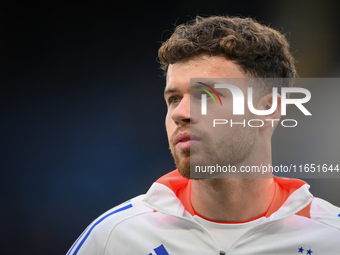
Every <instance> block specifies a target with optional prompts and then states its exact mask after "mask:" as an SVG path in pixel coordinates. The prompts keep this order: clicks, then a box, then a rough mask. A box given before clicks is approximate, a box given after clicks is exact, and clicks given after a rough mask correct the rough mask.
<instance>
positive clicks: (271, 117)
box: [259, 93, 281, 129]
mask: <svg viewBox="0 0 340 255" xmlns="http://www.w3.org/2000/svg"><path fill="white" fill-rule="evenodd" d="M272 105H273V94H268V95H265V96H264V97H262V98H261V99H260V100H259V106H261V108H262V109H264V110H268V109H270V108H272ZM280 117H281V96H280V94H278V93H277V107H276V109H275V110H274V112H273V113H271V114H268V115H263V116H261V119H262V120H263V122H264V125H263V126H262V127H260V128H262V129H265V128H275V127H276V125H277V123H278V121H279V120H280Z"/></svg>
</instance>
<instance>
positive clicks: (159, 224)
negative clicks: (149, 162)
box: [67, 170, 340, 255]
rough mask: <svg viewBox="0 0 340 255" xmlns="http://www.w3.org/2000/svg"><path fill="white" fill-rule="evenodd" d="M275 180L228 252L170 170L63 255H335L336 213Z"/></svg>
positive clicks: (291, 183)
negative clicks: (259, 211)
mask: <svg viewBox="0 0 340 255" xmlns="http://www.w3.org/2000/svg"><path fill="white" fill-rule="evenodd" d="M274 180H275V183H276V191H275V195H274V200H273V202H272V205H271V206H270V208H269V210H268V212H267V213H266V215H265V216H264V217H262V218H261V219H262V220H261V222H260V223H259V224H257V225H255V226H253V227H250V228H249V229H248V230H247V231H246V232H245V233H243V234H242V235H241V236H240V237H239V238H238V239H236V240H235V241H234V243H233V244H232V245H231V246H230V247H229V248H228V249H227V250H222V249H220V248H219V247H218V244H217V242H216V240H215V239H214V237H213V236H212V235H211V233H210V232H209V231H208V230H207V229H206V228H205V227H203V226H202V225H201V224H199V223H198V221H197V220H196V219H195V218H194V216H193V214H194V213H193V209H192V207H191V203H190V201H189V200H190V190H191V181H190V180H187V179H185V178H183V177H181V176H180V175H179V173H178V171H177V170H175V171H173V172H171V173H169V174H167V175H165V176H163V177H162V178H160V179H159V180H158V181H157V182H155V183H154V184H153V185H152V186H151V188H150V189H149V191H148V192H147V194H145V195H140V196H138V197H135V198H133V199H131V200H129V201H127V202H125V203H123V204H121V205H119V206H117V207H114V208H113V209H111V210H109V211H107V212H106V213H104V214H103V215H101V216H100V217H98V218H97V219H96V220H95V221H93V222H92V223H91V224H90V225H89V226H88V227H87V228H86V229H85V231H84V232H83V233H82V234H81V236H80V237H79V238H78V240H77V241H76V242H75V243H74V244H73V246H72V247H71V248H70V250H69V251H68V253H67V255H76V254H78V255H90V254H91V255H95V254H98V255H99V254H100V255H101V254H103V255H104V254H105V255H109V254H115V255H125V254H126V255H127V254H128V255H138V254H141V255H142V254H144V255H167V254H169V255H181V254H185V255H191V254H195V255H201V254H202V255H210V254H211V255H219V254H247V255H250V254H261V255H262V254H270V255H273V254H307V255H308V254H311V255H320V254H322V255H327V254H329V255H336V254H340V208H338V207H336V206H333V205H331V204H330V203H328V202H326V201H324V200H322V199H319V198H313V196H312V195H311V193H310V192H309V190H308V189H309V185H308V184H307V183H305V182H304V181H301V180H297V179H287V178H274ZM242 224H247V223H242ZM231 225H234V224H231Z"/></svg>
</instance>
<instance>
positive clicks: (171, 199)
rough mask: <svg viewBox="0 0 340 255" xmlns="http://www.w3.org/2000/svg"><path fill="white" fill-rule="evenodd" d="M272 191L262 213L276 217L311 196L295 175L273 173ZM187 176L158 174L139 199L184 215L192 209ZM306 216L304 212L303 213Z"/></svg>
mask: <svg viewBox="0 0 340 255" xmlns="http://www.w3.org/2000/svg"><path fill="white" fill-rule="evenodd" d="M274 181H275V185H276V188H275V194H274V198H273V201H272V203H271V205H270V207H269V209H268V211H267V213H266V214H265V217H266V218H268V219H270V220H279V219H282V218H286V217H288V216H291V215H293V214H297V213H299V212H300V211H301V210H302V209H304V208H305V207H306V206H308V205H309V204H310V202H311V201H312V199H313V196H312V194H311V193H310V192H309V185H308V184H307V183H306V182H304V181H302V180H299V179H289V178H281V177H274ZM190 195H191V180H189V179H186V178H184V177H182V176H181V175H180V174H179V172H178V170H174V171H172V172H170V173H168V174H166V175H164V176H162V177H161V178H159V179H158V180H157V181H156V182H155V183H154V184H153V185H152V186H151V188H150V189H149V191H148V192H147V194H146V195H145V198H144V200H143V202H144V203H145V204H146V205H147V206H149V207H151V208H152V209H154V210H156V211H159V212H162V213H165V214H170V215H173V216H177V217H188V216H190V215H192V216H193V215H194V214H195V212H194V210H193V208H192V205H191V200H190ZM304 216H306V215H304Z"/></svg>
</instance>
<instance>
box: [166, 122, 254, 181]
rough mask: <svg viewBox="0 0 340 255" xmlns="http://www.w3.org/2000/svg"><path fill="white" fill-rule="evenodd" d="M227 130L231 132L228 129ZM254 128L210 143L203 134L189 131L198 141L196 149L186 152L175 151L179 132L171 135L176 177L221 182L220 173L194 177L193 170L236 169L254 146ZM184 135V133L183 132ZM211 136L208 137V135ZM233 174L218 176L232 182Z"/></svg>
mask: <svg viewBox="0 0 340 255" xmlns="http://www.w3.org/2000/svg"><path fill="white" fill-rule="evenodd" d="M230 130H231V129H230ZM255 130H256V129H255V128H250V127H248V128H247V127H245V128H238V129H236V128H235V129H234V130H232V132H231V133H229V134H225V136H224V137H219V138H218V139H215V140H216V141H215V142H213V141H214V140H213V139H212V137H210V136H209V134H203V133H201V132H197V131H194V130H191V132H192V133H193V134H195V135H196V136H198V137H200V139H201V140H200V144H199V146H194V147H193V148H190V149H188V150H179V149H178V148H176V146H175V144H174V142H173V141H174V138H175V137H176V135H177V134H178V133H180V132H183V131H182V130H181V131H179V132H175V135H173V136H172V137H171V139H170V150H171V154H172V156H173V158H174V161H175V164H176V167H177V169H178V171H179V173H180V174H181V175H182V176H183V177H185V178H187V179H206V178H221V173H215V174H210V173H207V172H204V173H197V172H196V171H195V167H196V166H200V167H202V168H203V167H208V166H216V165H219V166H228V165H230V166H239V165H241V164H242V163H244V162H246V161H247V159H248V158H249V157H251V154H252V151H253V148H254V144H255V137H256V136H255ZM186 131H187V130H186ZM210 134H211V133H210ZM233 177H235V174H234V175H233V174H229V173H222V178H233Z"/></svg>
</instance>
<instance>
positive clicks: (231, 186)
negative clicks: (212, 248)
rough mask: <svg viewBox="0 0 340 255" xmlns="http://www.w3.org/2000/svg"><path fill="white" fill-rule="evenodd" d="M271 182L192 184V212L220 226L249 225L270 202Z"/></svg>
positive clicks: (203, 181) (234, 180) (240, 180)
mask: <svg viewBox="0 0 340 255" xmlns="http://www.w3.org/2000/svg"><path fill="white" fill-rule="evenodd" d="M274 191H275V185H274V180H273V178H251V179H243V178H224V179H217V178H215V179H201V180H192V191H191V201H192V206H193V208H194V210H195V211H196V212H197V213H198V214H200V215H202V216H203V217H205V218H208V219H211V220H214V221H221V222H241V221H248V220H251V219H254V218H256V217H257V216H260V215H261V214H263V213H265V212H266V211H267V210H268V208H269V206H270V204H271V201H272V199H273V196H274Z"/></svg>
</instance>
